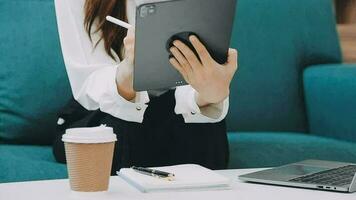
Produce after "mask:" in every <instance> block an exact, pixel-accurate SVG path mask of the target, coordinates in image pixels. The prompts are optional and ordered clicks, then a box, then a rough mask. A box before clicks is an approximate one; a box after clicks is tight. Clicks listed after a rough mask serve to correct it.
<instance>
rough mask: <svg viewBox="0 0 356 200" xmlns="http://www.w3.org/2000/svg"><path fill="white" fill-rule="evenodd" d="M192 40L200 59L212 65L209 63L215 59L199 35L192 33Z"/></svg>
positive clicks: (205, 63)
mask: <svg viewBox="0 0 356 200" xmlns="http://www.w3.org/2000/svg"><path fill="white" fill-rule="evenodd" d="M189 40H190V42H191V43H192V45H193V46H194V48H195V50H196V52H197V53H198V55H199V57H200V60H201V61H202V63H203V65H204V66H206V65H208V66H210V65H209V64H210V63H211V61H214V59H213V58H212V57H211V55H210V53H209V51H208V50H207V49H206V47H205V46H204V44H203V43H201V42H200V40H199V39H198V37H197V36H195V35H192V36H190V37H189Z"/></svg>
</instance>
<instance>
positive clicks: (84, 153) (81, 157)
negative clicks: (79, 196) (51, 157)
mask: <svg viewBox="0 0 356 200" xmlns="http://www.w3.org/2000/svg"><path fill="white" fill-rule="evenodd" d="M116 140H117V139H116V135H115V134H114V133H113V129H112V128H110V127H105V126H99V127H94V128H73V129H67V130H66V133H65V134H64V135H63V136H62V141H63V142H64V146H65V152H66V159H67V168H68V175H69V182H70V186H71V189H72V190H73V191H78V192H99V191H107V190H108V186H109V179H110V173H111V166H112V160H113V154H114V147H115V141H116Z"/></svg>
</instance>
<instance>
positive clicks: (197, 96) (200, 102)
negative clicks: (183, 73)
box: [194, 92, 211, 108]
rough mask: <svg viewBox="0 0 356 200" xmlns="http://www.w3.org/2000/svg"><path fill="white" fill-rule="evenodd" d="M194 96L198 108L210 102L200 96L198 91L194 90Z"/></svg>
mask: <svg viewBox="0 0 356 200" xmlns="http://www.w3.org/2000/svg"><path fill="white" fill-rule="evenodd" d="M194 97H195V102H196V103H197V105H198V106H199V108H203V107H206V106H208V105H210V104H211V103H209V102H207V101H205V100H204V99H203V98H201V96H200V95H199V93H198V92H195V95H194Z"/></svg>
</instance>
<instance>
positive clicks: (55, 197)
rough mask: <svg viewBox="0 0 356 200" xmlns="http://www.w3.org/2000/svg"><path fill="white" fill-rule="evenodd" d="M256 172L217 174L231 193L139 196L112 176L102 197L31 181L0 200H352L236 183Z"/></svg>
mask: <svg viewBox="0 0 356 200" xmlns="http://www.w3.org/2000/svg"><path fill="white" fill-rule="evenodd" d="M256 170H257V169H243V170H223V171H217V172H218V173H220V174H222V175H224V176H227V177H229V178H231V179H232V180H233V185H232V189H231V190H220V191H194V192H193V191H190V192H158V193H157V192H156V193H141V192H139V191H138V190H136V189H135V188H133V187H131V186H130V185H128V184H127V183H126V182H125V181H124V180H122V179H121V178H119V177H117V176H114V177H111V180H110V188H109V191H108V192H104V193H77V192H72V191H70V188H69V182H68V180H51V181H33V182H20V183H6V184H0V200H42V199H43V200H66V199H69V200H109V199H115V200H126V199H127V200H131V199H139V200H145V199H150V200H151V199H152V200H160V199H162V200H170V199H172V200H175V199H177V200H178V199H179V200H181V199H182V200H186V199H194V200H209V199H214V200H216V199H218V200H229V199H233V200H245V199H246V200H254V199H263V200H266V199H273V200H278V199H281V200H282V199H283V200H294V199H295V200H305V199H313V200H318V199H320V200H329V199H337V200H348V199H350V200H351V199H352V200H355V199H356V193H354V194H347V193H337V192H328V191H317V190H307V189H298V188H289V187H279V186H270V185H260V184H251V183H243V182H241V181H239V180H238V179H237V176H238V175H240V174H244V173H248V172H253V171H256Z"/></svg>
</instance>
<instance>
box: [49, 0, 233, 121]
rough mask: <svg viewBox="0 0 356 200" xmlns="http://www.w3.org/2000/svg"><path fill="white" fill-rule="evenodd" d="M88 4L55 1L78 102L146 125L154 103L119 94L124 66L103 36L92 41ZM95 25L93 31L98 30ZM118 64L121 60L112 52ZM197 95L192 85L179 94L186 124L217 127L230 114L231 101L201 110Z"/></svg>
mask: <svg viewBox="0 0 356 200" xmlns="http://www.w3.org/2000/svg"><path fill="white" fill-rule="evenodd" d="M127 1H128V6H127V11H128V19H129V23H131V24H135V5H134V0H127ZM84 3H85V0H55V7H56V16H57V24H58V31H59V36H60V41H61V47H62V54H63V57H64V62H65V65H66V69H67V74H68V77H69V81H70V84H71V88H72V92H73V96H74V98H75V99H76V100H77V101H78V102H79V103H80V104H81V105H82V106H83V107H85V108H86V109H88V110H97V109H100V110H101V111H102V112H105V113H108V114H110V115H112V116H114V117H117V118H120V119H122V120H125V121H131V122H138V123H142V121H143V116H144V113H145V110H146V109H147V107H148V105H147V103H149V101H150V99H149V96H148V93H147V91H144V92H137V93H136V98H135V99H134V100H133V101H132V102H131V101H127V100H126V99H124V98H123V97H122V96H120V94H119V93H118V91H117V85H116V77H115V76H116V71H117V70H120V65H123V64H125V63H124V62H120V63H118V62H116V61H115V60H114V59H112V58H111V57H110V56H109V55H107V53H106V52H105V48H104V42H103V41H100V42H99V44H98V45H97V47H96V48H95V47H94V45H95V43H96V41H98V39H99V38H100V35H99V34H100V32H99V33H95V34H93V35H92V39H93V42H91V41H90V39H89V37H88V34H87V32H86V31H85V28H84ZM95 29H96V28H95V24H94V25H93V30H95ZM112 53H113V55H114V57H115V58H116V60H120V59H119V57H118V56H117V54H116V53H115V52H114V51H113V50H112ZM195 93H196V91H195V90H194V89H193V88H192V87H191V86H189V85H187V86H180V87H177V88H176V91H175V99H176V105H175V109H174V111H175V113H176V114H182V115H183V117H184V121H185V122H186V123H216V122H219V121H221V120H223V119H224V118H225V116H226V114H227V112H228V107H229V98H226V99H225V100H224V101H223V102H221V103H218V104H211V105H209V106H206V107H204V108H199V106H198V105H197V103H196V100H195Z"/></svg>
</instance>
